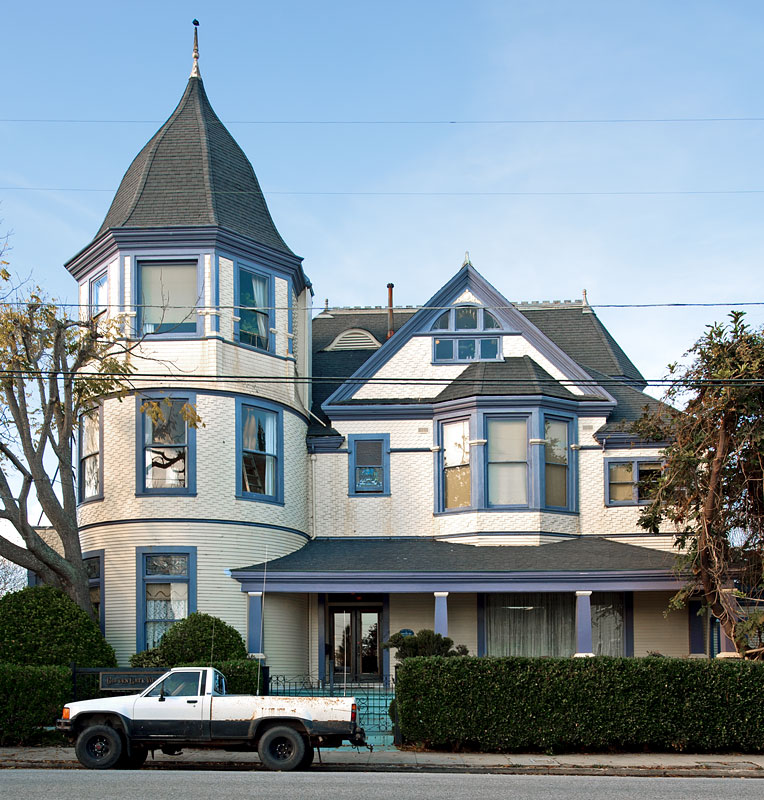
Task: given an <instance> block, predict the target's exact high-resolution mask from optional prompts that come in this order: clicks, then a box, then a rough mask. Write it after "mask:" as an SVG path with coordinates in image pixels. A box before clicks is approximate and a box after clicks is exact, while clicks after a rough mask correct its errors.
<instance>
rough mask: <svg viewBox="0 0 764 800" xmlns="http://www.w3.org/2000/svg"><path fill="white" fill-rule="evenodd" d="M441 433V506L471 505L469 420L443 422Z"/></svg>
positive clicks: (445, 507)
mask: <svg viewBox="0 0 764 800" xmlns="http://www.w3.org/2000/svg"><path fill="white" fill-rule="evenodd" d="M441 430H442V435H443V508H444V509H449V508H469V507H470V506H471V505H472V480H471V474H470V472H471V470H470V421H469V420H468V419H463V420H458V421H456V422H445V423H443V426H442V429H441Z"/></svg>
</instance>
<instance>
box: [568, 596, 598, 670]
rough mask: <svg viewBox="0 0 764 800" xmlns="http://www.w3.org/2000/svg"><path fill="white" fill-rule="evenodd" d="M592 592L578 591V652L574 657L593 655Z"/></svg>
mask: <svg viewBox="0 0 764 800" xmlns="http://www.w3.org/2000/svg"><path fill="white" fill-rule="evenodd" d="M593 655H594V653H593V652H592V593H591V592H576V652H575V653H574V654H573V658H586V657H587V656H593Z"/></svg>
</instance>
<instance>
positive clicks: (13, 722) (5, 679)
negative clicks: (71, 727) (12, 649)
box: [0, 664, 72, 747]
mask: <svg viewBox="0 0 764 800" xmlns="http://www.w3.org/2000/svg"><path fill="white" fill-rule="evenodd" d="M71 697H72V671H71V669H69V668H68V667H58V666H56V667H27V666H22V665H19V664H0V720H2V723H1V724H0V746H2V747H8V746H11V745H26V744H35V743H37V742H39V741H40V740H41V738H42V737H43V735H44V733H43V731H42V726H45V725H48V726H49V725H53V724H55V721H56V720H57V719H58V718H59V717H60V716H61V709H62V708H63V707H64V705H65V704H66V703H68V702H69V700H71Z"/></svg>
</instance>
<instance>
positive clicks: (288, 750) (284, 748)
mask: <svg viewBox="0 0 764 800" xmlns="http://www.w3.org/2000/svg"><path fill="white" fill-rule="evenodd" d="M270 751H271V755H272V756H273V757H274V758H275V759H276V760H277V761H287V760H288V759H290V758H291V757H292V756H293V755H294V745H293V744H292V742H290V741H289V739H287V738H286V737H285V736H279V738H278V739H274V740H273V741H272V742H271V747H270Z"/></svg>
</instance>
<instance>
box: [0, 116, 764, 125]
mask: <svg viewBox="0 0 764 800" xmlns="http://www.w3.org/2000/svg"><path fill="white" fill-rule="evenodd" d="M165 122H167V120H166V119H74V118H72V119H66V118H44V117H34V118H33V117H28V118H7V119H0V123H14V124H17V123H18V124H54V125H58V124H63V125H104V124H106V125H162V124H164V123H165ZM725 122H764V117H558V118H554V117H547V118H544V117H527V118H523V117H516V118H509V119H229V120H223V124H224V125H656V124H660V125H664V124H669V125H674V124H688V123H689V124H705V123H725Z"/></svg>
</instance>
